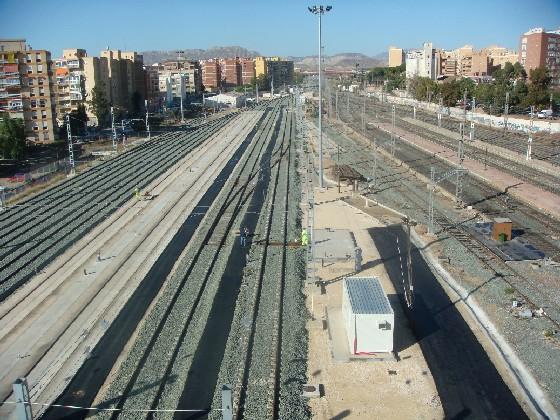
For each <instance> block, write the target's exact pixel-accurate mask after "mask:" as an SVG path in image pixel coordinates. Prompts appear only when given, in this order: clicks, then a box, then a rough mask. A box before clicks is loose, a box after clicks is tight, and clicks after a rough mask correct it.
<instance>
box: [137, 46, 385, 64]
mask: <svg viewBox="0 0 560 420" xmlns="http://www.w3.org/2000/svg"><path fill="white" fill-rule="evenodd" d="M181 51H183V54H182V56H183V57H185V58H188V59H191V60H207V59H209V58H231V57H258V56H260V55H261V54H260V53H259V52H257V51H251V50H248V49H246V48H243V47H239V46H229V47H212V48H209V49H207V50H202V49H185V50H181ZM142 54H143V55H144V64H147V65H150V64H154V63H160V62H162V61H165V60H175V59H176V58H177V55H178V54H177V50H174V51H143V52H142ZM286 59H287V60H293V61H294V66H295V67H296V68H299V69H301V70H315V69H316V68H317V56H316V55H312V56H306V57H286ZM324 60H325V65H326V67H327V68H329V69H334V70H352V69H354V68H355V66H356V63H359V64H360V69H361V68H365V69H369V68H372V67H376V66H384V65H386V64H387V53H381V54H378V55H376V56H374V57H370V56H367V55H365V54H360V53H341V54H335V55H331V56H325V57H324Z"/></svg>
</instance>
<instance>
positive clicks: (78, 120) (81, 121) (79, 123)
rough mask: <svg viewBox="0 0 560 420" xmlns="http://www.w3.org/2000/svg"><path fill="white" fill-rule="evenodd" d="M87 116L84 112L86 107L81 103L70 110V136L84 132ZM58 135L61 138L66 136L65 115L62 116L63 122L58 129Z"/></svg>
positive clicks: (81, 134)
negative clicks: (76, 107)
mask: <svg viewBox="0 0 560 420" xmlns="http://www.w3.org/2000/svg"><path fill="white" fill-rule="evenodd" d="M88 121H89V118H88V116H87V113H86V107H85V106H84V105H82V104H80V105H78V109H75V110H73V111H72V112H70V130H71V131H72V136H83V135H85V134H86V125H87V122H88ZM58 134H59V137H60V138H61V139H66V137H67V136H68V132H67V128H66V117H65V118H64V122H63V124H62V125H61V126H60V129H59V133H58Z"/></svg>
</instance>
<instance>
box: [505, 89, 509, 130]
mask: <svg viewBox="0 0 560 420" xmlns="http://www.w3.org/2000/svg"><path fill="white" fill-rule="evenodd" d="M504 108H505V109H504V130H507V125H508V113H509V92H506V104H505V107H504Z"/></svg>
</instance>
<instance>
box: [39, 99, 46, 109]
mask: <svg viewBox="0 0 560 420" xmlns="http://www.w3.org/2000/svg"><path fill="white" fill-rule="evenodd" d="M46 103H47V102H46V101H45V100H44V99H39V106H40V107H41V108H44V107H45V106H46Z"/></svg>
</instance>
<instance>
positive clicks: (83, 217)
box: [0, 132, 210, 297]
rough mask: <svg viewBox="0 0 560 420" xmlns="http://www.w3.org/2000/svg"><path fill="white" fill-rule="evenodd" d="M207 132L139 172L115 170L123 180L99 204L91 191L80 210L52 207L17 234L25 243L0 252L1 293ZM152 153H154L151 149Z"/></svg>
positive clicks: (164, 154)
mask: <svg viewBox="0 0 560 420" xmlns="http://www.w3.org/2000/svg"><path fill="white" fill-rule="evenodd" d="M209 134H210V133H209V132H205V133H200V135H199V136H196V137H195V138H194V139H193V140H192V141H189V142H188V143H183V142H178V143H177V144H176V147H175V148H174V149H171V150H169V151H168V152H167V153H159V154H157V156H158V157H159V158H158V159H154V161H153V163H152V164H151V165H149V166H148V168H143V170H142V171H141V172H140V173H139V174H136V173H135V171H137V170H138V169H140V168H139V167H136V168H134V169H133V170H132V171H129V172H127V173H125V174H122V175H121V174H119V177H120V176H122V178H123V179H125V181H120V182H118V181H117V182H116V183H114V184H113V183H112V184H111V185H115V187H114V188H112V189H111V190H109V191H106V192H105V194H103V195H102V196H101V203H102V204H101V205H99V204H98V203H97V202H96V201H97V200H100V198H99V195H97V197H96V200H92V198H93V197H92V194H95V193H96V192H95V191H92V193H90V194H88V195H87V196H86V197H84V198H83V199H82V200H80V201H76V202H75V203H76V205H80V204H81V205H83V207H82V208H81V209H80V211H71V210H67V209H56V208H55V209H53V210H54V213H55V215H53V216H52V217H51V218H49V219H45V220H44V221H43V223H42V224H41V225H38V226H36V227H35V229H31V231H28V232H26V233H22V234H21V236H20V238H21V239H24V240H27V243H26V244H25V245H23V246H21V247H19V248H18V249H17V251H13V250H11V252H9V253H8V254H7V255H4V256H3V259H2V267H1V270H2V271H0V275H1V276H2V280H3V281H2V285H1V291H2V293H1V295H2V296H3V297H5V296H7V295H8V294H9V293H11V292H12V291H13V290H15V289H16V288H17V287H19V285H21V284H22V283H23V282H25V281H26V280H27V279H29V278H30V277H31V276H32V275H33V274H34V273H35V271H36V270H38V269H41V268H42V267H44V266H45V265H46V264H48V263H49V262H50V261H51V260H52V259H53V258H55V257H56V256H57V255H60V254H61V253H62V252H63V251H64V250H65V249H67V248H68V247H69V246H70V245H71V243H72V242H73V241H74V240H76V239H78V238H79V237H81V236H82V235H83V234H85V233H86V232H87V231H89V230H90V229H91V228H93V227H94V226H95V225H96V224H97V223H99V222H100V221H101V220H103V218H104V217H108V216H109V215H110V214H111V213H112V212H113V211H114V210H115V209H116V208H117V207H118V206H119V205H122V204H123V203H124V202H126V201H127V200H129V199H130V197H131V191H132V188H133V187H134V186H136V185H140V186H144V185H147V184H148V183H149V182H151V181H152V180H153V179H155V178H157V176H158V175H160V174H161V173H162V172H163V171H165V170H166V169H168V168H169V167H170V166H171V165H173V164H174V163H176V161H178V160H179V159H180V158H183V157H184V156H185V155H186V154H188V153H189V152H190V151H192V150H193V148H194V147H196V146H198V145H199V144H200V142H202V141H204V140H206V139H207V138H208V135H209ZM154 154H156V152H155V151H154ZM134 175H136V177H134ZM126 179H128V180H126ZM100 182H103V180H100ZM32 260H34V264H33V265H31V264H29V261H32Z"/></svg>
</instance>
